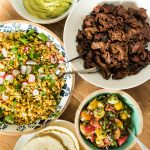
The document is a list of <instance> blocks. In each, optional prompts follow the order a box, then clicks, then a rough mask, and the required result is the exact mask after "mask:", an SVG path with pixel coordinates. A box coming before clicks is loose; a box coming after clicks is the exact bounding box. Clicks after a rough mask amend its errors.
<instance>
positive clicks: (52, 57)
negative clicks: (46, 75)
mask: <svg viewBox="0 0 150 150" xmlns="http://www.w3.org/2000/svg"><path fill="white" fill-rule="evenodd" d="M50 60H51V63H52V64H55V63H56V62H57V59H56V57H55V56H51V57H50Z"/></svg>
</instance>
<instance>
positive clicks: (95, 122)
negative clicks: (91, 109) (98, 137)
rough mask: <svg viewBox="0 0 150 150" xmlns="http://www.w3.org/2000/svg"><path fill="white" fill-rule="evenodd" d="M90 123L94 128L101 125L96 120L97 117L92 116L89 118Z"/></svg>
mask: <svg viewBox="0 0 150 150" xmlns="http://www.w3.org/2000/svg"><path fill="white" fill-rule="evenodd" d="M90 125H92V126H94V127H95V128H101V125H100V124H99V122H98V119H96V118H93V119H91V120H90Z"/></svg>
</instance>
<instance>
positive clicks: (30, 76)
mask: <svg viewBox="0 0 150 150" xmlns="http://www.w3.org/2000/svg"><path fill="white" fill-rule="evenodd" d="M34 81H35V75H33V74H29V78H28V82H34Z"/></svg>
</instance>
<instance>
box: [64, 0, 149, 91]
mask: <svg viewBox="0 0 150 150" xmlns="http://www.w3.org/2000/svg"><path fill="white" fill-rule="evenodd" d="M106 2H107V3H108V2H109V3H112V4H121V5H123V6H125V7H126V8H127V7H143V8H145V9H147V13H148V15H149V16H150V7H149V0H143V1H141V0H118V1H115V0H109V1H105V0H86V2H85V1H83V0H81V1H79V3H78V4H77V5H76V7H74V9H73V10H72V11H71V13H70V15H69V16H68V18H67V21H66V24H65V29H64V37H63V38H64V47H65V50H66V52H67V54H68V57H69V59H72V58H74V57H76V56H78V55H79V54H78V52H77V49H76V45H77V43H76V35H77V32H78V29H81V27H82V24H83V20H84V18H85V16H86V15H88V14H89V13H90V12H91V11H92V10H93V8H94V7H95V6H96V5H97V4H99V3H106ZM148 22H149V23H150V18H149V19H148ZM149 47H150V44H149ZM72 65H73V68H74V69H75V70H80V69H84V67H83V60H82V59H78V60H76V61H73V62H72ZM81 77H82V78H84V79H85V80H87V81H88V82H90V83H92V84H94V85H96V86H98V87H103V88H106V89H113V90H118V89H129V88H133V87H136V86H138V85H140V84H142V83H144V82H145V81H147V80H149V79H150V66H147V67H145V68H144V69H142V70H141V71H140V72H139V73H138V74H136V75H132V76H128V77H125V78H124V79H120V80H112V79H109V80H105V79H104V78H103V77H102V76H101V75H100V74H99V73H95V74H82V75H81Z"/></svg>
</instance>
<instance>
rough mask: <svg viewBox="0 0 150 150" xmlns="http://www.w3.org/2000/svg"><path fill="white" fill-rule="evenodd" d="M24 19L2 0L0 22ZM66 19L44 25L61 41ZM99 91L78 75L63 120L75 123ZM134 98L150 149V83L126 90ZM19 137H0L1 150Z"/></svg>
mask: <svg viewBox="0 0 150 150" xmlns="http://www.w3.org/2000/svg"><path fill="white" fill-rule="evenodd" d="M17 19H19V20H20V19H23V20H24V18H22V17H21V16H19V15H18V14H17V13H16V12H15V10H14V9H13V8H12V6H11V4H10V3H9V0H0V21H6V20H17ZM64 24H65V19H64V20H62V21H60V22H58V23H55V24H51V25H44V26H45V27H47V28H48V29H50V30H51V31H52V32H54V33H55V34H56V35H57V36H58V37H60V39H62V35H63V27H64ZM97 89H99V88H98V87H95V86H93V85H91V84H90V83H88V82H86V81H84V80H83V79H82V78H81V77H80V76H78V75H76V81H75V90H74V91H73V93H72V95H73V96H72V99H71V102H70V104H69V106H68V107H67V109H66V111H65V112H64V113H63V115H62V116H61V117H60V118H61V119H64V120H68V121H71V122H74V116H75V112H76V110H77V108H78V106H79V104H80V101H82V99H83V98H85V97H86V96H87V95H88V94H89V93H91V92H93V91H95V90H97ZM126 92H128V93H129V94H130V95H131V96H133V97H134V98H135V99H136V101H137V102H138V104H139V105H140V107H141V110H142V113H143V119H144V128H143V132H142V135H141V136H140V140H141V141H142V142H143V143H144V144H145V145H146V146H147V147H149V148H150V129H149V127H150V81H148V82H146V83H144V84H143V85H141V86H138V87H136V88H133V89H129V90H126ZM18 138H19V136H5V135H0V150H13V148H14V146H15V144H16V142H17V140H18ZM139 149H140V148H139V147H138V145H135V147H134V148H133V150H139Z"/></svg>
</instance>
